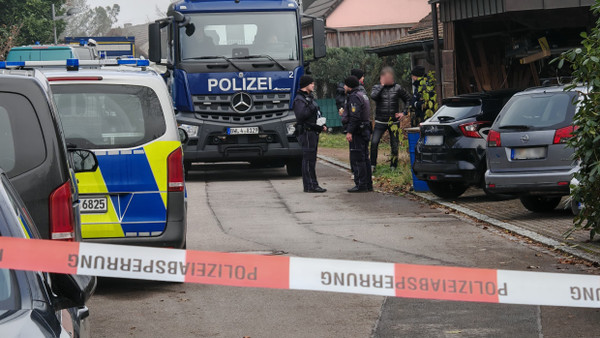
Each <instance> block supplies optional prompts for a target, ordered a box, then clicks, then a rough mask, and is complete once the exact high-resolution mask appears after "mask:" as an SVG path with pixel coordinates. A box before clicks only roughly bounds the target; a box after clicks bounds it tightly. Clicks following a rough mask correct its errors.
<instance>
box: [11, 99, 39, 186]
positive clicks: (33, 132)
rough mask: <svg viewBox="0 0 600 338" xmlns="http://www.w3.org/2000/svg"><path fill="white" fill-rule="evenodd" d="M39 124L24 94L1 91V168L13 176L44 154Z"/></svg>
mask: <svg viewBox="0 0 600 338" xmlns="http://www.w3.org/2000/svg"><path fill="white" fill-rule="evenodd" d="M43 135H44V134H43V133H42V128H41V126H40V122H39V120H38V117H37V114H36V112H35V109H34V108H33V106H32V105H31V102H29V100H27V99H26V98H25V97H24V96H22V95H19V94H14V93H2V92H0V168H2V169H3V170H4V171H5V172H6V174H7V175H8V176H9V177H15V176H17V175H20V174H22V173H24V172H26V171H29V170H31V169H33V168H35V167H37V166H39V165H40V164H41V163H42V162H43V161H44V159H45V158H46V146H45V144H44V137H43Z"/></svg>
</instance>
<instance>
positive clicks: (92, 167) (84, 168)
mask: <svg viewBox="0 0 600 338" xmlns="http://www.w3.org/2000/svg"><path fill="white" fill-rule="evenodd" d="M69 155H70V156H71V159H72V161H73V162H72V163H73V170H75V172H76V173H85V172H94V171H96V169H98V158H97V157H96V154H94V153H93V152H91V151H89V150H85V149H69Z"/></svg>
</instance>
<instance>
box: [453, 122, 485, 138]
mask: <svg viewBox="0 0 600 338" xmlns="http://www.w3.org/2000/svg"><path fill="white" fill-rule="evenodd" d="M486 124H489V123H488V122H471V123H465V124H461V125H460V126H458V127H459V128H460V131H462V133H463V135H465V136H466V137H474V138H483V137H482V136H481V134H480V133H479V129H481V127H483V126H484V125H486Z"/></svg>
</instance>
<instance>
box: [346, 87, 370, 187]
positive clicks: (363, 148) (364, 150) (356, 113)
mask: <svg viewBox="0 0 600 338" xmlns="http://www.w3.org/2000/svg"><path fill="white" fill-rule="evenodd" d="M359 86H360V82H359V81H358V79H357V78H356V77H355V76H350V77H348V78H347V79H346V80H345V81H344V88H345V90H346V93H347V99H346V107H345V108H344V109H345V111H346V112H348V114H347V115H346V116H345V117H344V120H343V121H342V122H343V123H345V124H346V126H347V127H346V140H347V141H348V143H349V144H350V165H351V167H352V172H353V173H354V183H355V186H354V188H351V189H349V190H348V192H351V193H355V192H367V191H373V177H372V175H373V173H372V171H371V166H370V163H369V139H370V138H371V104H370V102H369V97H368V96H367V95H366V94H365V93H363V92H362V91H361V90H360V89H359Z"/></svg>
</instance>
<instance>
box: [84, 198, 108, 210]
mask: <svg viewBox="0 0 600 338" xmlns="http://www.w3.org/2000/svg"><path fill="white" fill-rule="evenodd" d="M79 207H80V211H81V213H82V214H100V213H105V212H107V211H108V203H107V200H106V197H80V198H79Z"/></svg>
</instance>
